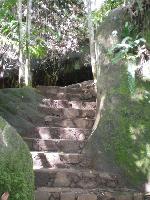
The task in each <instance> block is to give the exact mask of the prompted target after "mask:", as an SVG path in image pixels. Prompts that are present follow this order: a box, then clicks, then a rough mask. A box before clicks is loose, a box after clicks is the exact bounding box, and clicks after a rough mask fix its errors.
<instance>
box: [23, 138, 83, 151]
mask: <svg viewBox="0 0 150 200" xmlns="http://www.w3.org/2000/svg"><path fill="white" fill-rule="evenodd" d="M23 139H24V141H25V142H26V143H27V145H28V146H29V149H30V150H31V151H51V152H65V153H80V152H81V151H82V149H83V147H84V145H85V142H84V141H74V140H73V141H72V140H59V139H49V140H43V139H35V138H25V137H24V138H23Z"/></svg>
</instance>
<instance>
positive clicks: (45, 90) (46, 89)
mask: <svg viewBox="0 0 150 200" xmlns="http://www.w3.org/2000/svg"><path fill="white" fill-rule="evenodd" d="M37 89H38V90H39V91H40V92H41V93H42V94H46V95H48V94H57V93H64V94H66V93H68V94H73V95H74V94H81V95H83V94H84V95H87V94H88V95H89V94H90V95H92V96H93V97H96V92H95V88H94V87H87V88H86V87H78V88H77V87H76V88H74V87H59V86H38V87H37Z"/></svg>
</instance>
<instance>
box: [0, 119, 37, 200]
mask: <svg viewBox="0 0 150 200" xmlns="http://www.w3.org/2000/svg"><path fill="white" fill-rule="evenodd" d="M33 180H34V178H33V170H32V158H31V155H30V153H29V150H28V148H27V146H26V144H25V143H24V142H23V140H22V138H21V137H20V136H19V135H18V134H17V132H16V130H15V129H14V128H13V127H12V126H10V125H9V124H8V123H7V122H6V121H5V120H4V119H3V118H2V117H0V196H1V195H2V194H3V193H4V192H9V193H10V197H9V199H10V200H32V199H33V198H34V196H33V194H34V181H33Z"/></svg>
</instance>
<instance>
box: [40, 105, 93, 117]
mask: <svg viewBox="0 0 150 200" xmlns="http://www.w3.org/2000/svg"><path fill="white" fill-rule="evenodd" d="M38 110H39V111H40V112H42V113H45V114H47V115H50V116H53V117H59V118H61V119H73V118H77V117H79V118H89V119H94V118H95V115H96V111H95V110H81V109H74V108H51V107H49V106H47V105H44V104H40V105H39V107H38Z"/></svg>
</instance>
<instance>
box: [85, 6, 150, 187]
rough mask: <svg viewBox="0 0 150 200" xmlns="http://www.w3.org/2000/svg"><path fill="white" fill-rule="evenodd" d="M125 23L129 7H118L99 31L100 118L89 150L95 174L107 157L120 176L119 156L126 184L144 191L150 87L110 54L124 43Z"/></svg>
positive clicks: (146, 172)
mask: <svg viewBox="0 0 150 200" xmlns="http://www.w3.org/2000/svg"><path fill="white" fill-rule="evenodd" d="M147 14H148V13H146V12H145V13H144V15H145V18H144V19H145V20H143V24H144V26H143V27H147V28H145V30H144V29H143V35H145V36H148V33H149V31H148V29H149V26H146V24H148V17H147ZM126 21H130V17H129V16H128V12H127V9H126V8H125V7H124V8H119V9H115V10H114V11H112V12H111V13H110V14H109V15H108V16H107V17H106V19H105V20H104V22H103V23H101V24H100V25H99V27H97V31H96V34H95V49H96V52H95V54H96V61H95V62H96V66H97V69H96V71H97V116H96V123H95V125H94V129H95V131H94V132H93V134H92V136H91V138H90V139H89V142H88V145H87V146H86V150H85V152H86V153H87V152H88V154H90V155H91V157H92V158H93V167H94V168H95V169H97V170H98V169H100V166H101V160H102V159H103V160H106V164H105V165H104V166H105V169H106V170H108V171H109V170H115V171H118V172H119V169H118V168H117V166H116V164H115V163H114V162H113V160H114V159H112V158H115V160H116V161H117V164H119V165H120V166H121V169H122V172H123V173H125V177H126V179H127V181H128V182H130V184H133V185H134V186H139V188H142V187H143V184H144V183H145V182H147V180H148V175H149V174H150V170H149V169H150V161H149V156H148V155H149V153H150V148H149V145H150V139H149V136H148V135H149V131H150V125H149V122H148V121H147V119H150V109H149V100H150V98H149V97H150V96H149V94H150V84H149V82H144V81H143V80H138V79H137V78H135V79H131V76H130V73H129V67H130V66H129V65H128V63H127V62H125V61H124V60H121V61H119V62H118V63H115V64H113V63H112V60H111V59H110V57H109V56H108V50H110V49H111V48H112V47H113V45H115V44H117V43H121V41H122V38H121V37H122V32H123V31H124V27H125V23H126ZM129 23H130V22H129ZM114 33H116V34H114ZM146 33H147V34H146ZM134 34H135V32H134ZM147 39H148V37H147ZM148 41H149V39H148ZM134 84H135V85H134ZM131 87H132V88H134V91H133V90H132V91H131ZM144 94H146V97H144ZM106 155H107V156H106ZM107 163H110V166H111V167H110V166H108V164H107ZM122 172H121V173H122Z"/></svg>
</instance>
